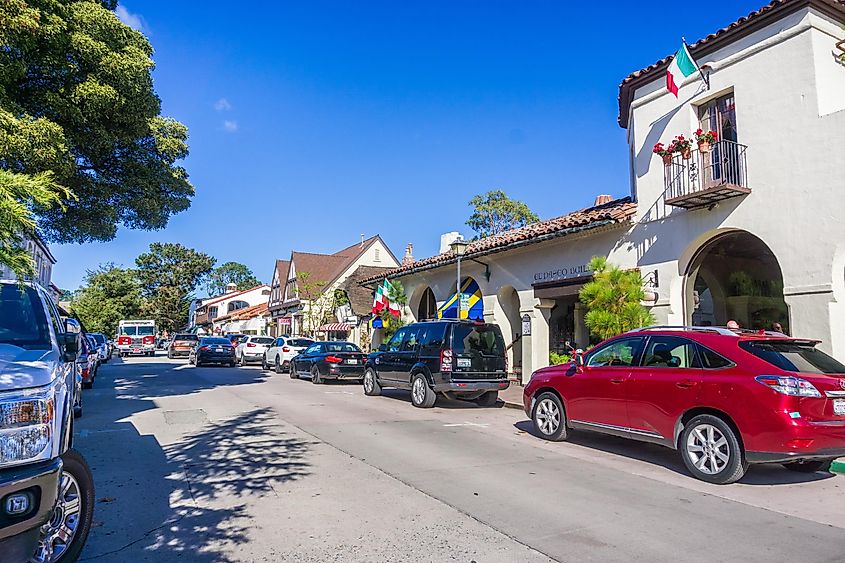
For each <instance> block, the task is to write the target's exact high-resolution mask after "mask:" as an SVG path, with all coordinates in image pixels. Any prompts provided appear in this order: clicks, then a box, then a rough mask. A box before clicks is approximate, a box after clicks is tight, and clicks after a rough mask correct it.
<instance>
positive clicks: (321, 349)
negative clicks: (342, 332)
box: [290, 341, 367, 384]
mask: <svg viewBox="0 0 845 563" xmlns="http://www.w3.org/2000/svg"><path fill="white" fill-rule="evenodd" d="M366 360H367V356H366V354H364V352H362V351H361V349H360V348H358V346H356V345H355V344H353V343H351V342H335V341H329V342H315V343H313V344H312V345H311V346H309V347H308V348H306V349H305V350H304V351H303V352H302V353H301V354H299V355H297V356H295V357H294V358H293V359H292V360H291V364H290V374H291V377H292V378H294V379H298V378H299V377H300V376H302V375H305V376H308V377H310V378H311V383H316V384H320V383H324V382H325V381H326V380H328V379H357V380H358V381H361V379H362V378H363V376H364V364H365V363H366Z"/></svg>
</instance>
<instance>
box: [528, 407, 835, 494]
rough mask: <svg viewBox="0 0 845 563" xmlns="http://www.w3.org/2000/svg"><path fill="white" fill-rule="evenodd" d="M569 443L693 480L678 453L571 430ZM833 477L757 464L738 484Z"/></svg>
mask: <svg viewBox="0 0 845 563" xmlns="http://www.w3.org/2000/svg"><path fill="white" fill-rule="evenodd" d="M514 427H515V428H516V429H517V430H520V431H522V432H526V433H528V434H531V435H532V436H535V437H537V439H538V440H542V439H543V438H542V437H540V435H539V434H538V433H537V431H536V430H535V428H534V424H533V423H532V422H531V421H530V420H521V421H519V422H517V423H515V424H514ZM566 441H567V442H568V443H570V444H576V445H579V446H583V447H585V448H591V449H594V450H599V451H602V452H605V453H609V454H614V455H619V456H623V457H627V458H630V459H636V460H638V461H644V462H646V463H651V464H653V465H659V466H660V467H664V468H666V469H669V470H671V471H673V472H675V473H677V474H679V475H684V476H686V477H690V478H692V476H691V475H690V472H689V471H688V470H687V468H686V466H685V465H684V462H683V461H682V460H681V457H680V455H679V454H678V452H677V451H675V450H670V449H669V448H666V447H663V446H659V445H657V444H651V443H648V442H640V441H637V440H629V439H626V438H620V437H617V436H611V435H609V434H601V433H599V432H589V431H586V430H570V431H569V434H568V437H567V439H566ZM831 477H834V475H833V474H832V473H824V472H816V473H796V472H794V471H789V470H788V469H786V468H785V467H783V466H782V465H778V464H759V465H758V464H755V465H752V466H750V467H749V469H748V472H747V473H746V474H745V476H744V477H743V478H742V479H740V480H739V481H738V483H742V484H744V485H766V486H771V485H793V484H798V483H809V482H813V481H822V480H824V479H830V478H831Z"/></svg>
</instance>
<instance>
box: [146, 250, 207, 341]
mask: <svg viewBox="0 0 845 563" xmlns="http://www.w3.org/2000/svg"><path fill="white" fill-rule="evenodd" d="M214 262H215V260H214V258H212V257H211V256H209V255H208V254H204V253H202V252H198V251H196V250H194V249H192V248H186V247H184V246H182V245H181V244H176V243H161V242H154V243H152V244H151V245H150V251H149V252H147V253H144V254H141V255H140V256H138V258H136V259H135V265H136V266H137V267H138V269H137V270H136V276H137V278H138V283H139V285H140V287H141V295H142V296H143V297H144V298H145V302H144V305H143V307H142V313H143V314H144V315H147V316H149V317H150V318H152V319H154V320H155V321H156V324H157V325H158V328H159V329H160V330H167V331H170V332H173V331H174V330H178V329H179V328H181V327H182V326H184V325H185V324H186V323H187V322H188V308H189V307H190V304H191V296H192V295H193V292H194V290H195V289H196V288H197V287H198V286H199V285H200V283H202V282H203V281H204V279H205V276H207V275H208V274H209V272H211V269H212V268H213V267H214Z"/></svg>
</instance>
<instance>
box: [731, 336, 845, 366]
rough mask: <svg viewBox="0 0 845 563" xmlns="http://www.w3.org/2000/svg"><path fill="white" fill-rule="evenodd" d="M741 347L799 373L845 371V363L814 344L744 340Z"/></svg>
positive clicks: (773, 363) (771, 362) (776, 364)
mask: <svg viewBox="0 0 845 563" xmlns="http://www.w3.org/2000/svg"><path fill="white" fill-rule="evenodd" d="M739 346H740V348H742V349H743V350H745V351H747V352H751V353H752V354H754V355H755V356H757V357H758V358H760V359H762V360H765V361H766V362H768V363H770V364H772V365H773V366H775V367H778V368H780V369H782V370H784V371H796V372H799V373H837V374H839V373H845V365H842V364H841V363H840V362H839V361H837V360H835V359H833V358H831V357H830V356H828V355H827V354H825V353H824V352H822V351H821V350H817V349H816V347H815V345H813V344H804V343H800V342H777V341H764V340H757V341H754V340H752V341H747V340H746V341H744V342H740V343H739Z"/></svg>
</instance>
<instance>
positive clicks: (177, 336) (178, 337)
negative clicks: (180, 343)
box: [173, 334, 199, 342]
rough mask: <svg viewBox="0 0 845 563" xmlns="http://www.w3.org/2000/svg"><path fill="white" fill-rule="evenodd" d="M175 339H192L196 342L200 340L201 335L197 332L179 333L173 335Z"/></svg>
mask: <svg viewBox="0 0 845 563" xmlns="http://www.w3.org/2000/svg"><path fill="white" fill-rule="evenodd" d="M173 340H192V341H194V342H196V341H197V340H199V337H197V335H196V334H177V335H176V336H174V337H173Z"/></svg>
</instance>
